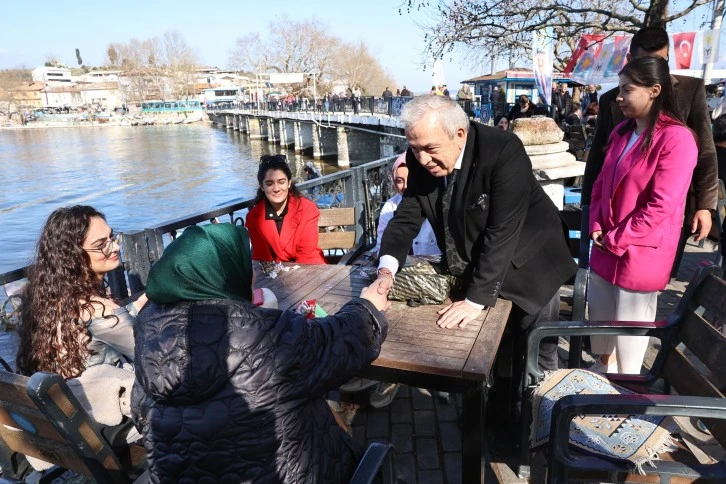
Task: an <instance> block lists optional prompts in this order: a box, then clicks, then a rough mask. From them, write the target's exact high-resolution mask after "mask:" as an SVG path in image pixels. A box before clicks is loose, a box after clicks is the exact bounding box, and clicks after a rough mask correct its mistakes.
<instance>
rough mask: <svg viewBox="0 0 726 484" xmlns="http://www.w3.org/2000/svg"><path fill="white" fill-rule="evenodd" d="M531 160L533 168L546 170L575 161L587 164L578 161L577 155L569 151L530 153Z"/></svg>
mask: <svg viewBox="0 0 726 484" xmlns="http://www.w3.org/2000/svg"><path fill="white" fill-rule="evenodd" d="M529 160H530V161H531V162H532V170H544V169H547V168H559V167H561V166H566V165H571V164H573V163H579V164H581V165H582V166H583V169H584V166H585V164H584V163H582V162H580V161H577V159H576V158H575V155H573V154H572V153H568V152H566V151H565V152H562V153H548V154H543V155H529Z"/></svg>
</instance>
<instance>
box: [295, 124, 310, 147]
mask: <svg viewBox="0 0 726 484" xmlns="http://www.w3.org/2000/svg"><path fill="white" fill-rule="evenodd" d="M293 124H294V126H293V129H294V137H295V151H296V152H297V153H306V154H307V153H312V151H313V123H306V122H303V121H294V122H293Z"/></svg>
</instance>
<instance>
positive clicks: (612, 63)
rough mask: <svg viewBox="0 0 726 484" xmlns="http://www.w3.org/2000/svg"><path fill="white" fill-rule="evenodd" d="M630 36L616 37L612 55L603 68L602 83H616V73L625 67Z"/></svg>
mask: <svg viewBox="0 0 726 484" xmlns="http://www.w3.org/2000/svg"><path fill="white" fill-rule="evenodd" d="M631 39H632V36H629V35H628V36H618V37H616V38H615V41H614V43H613V54H612V55H611V56H610V60H609V61H608V63H607V66H606V67H605V72H604V73H603V77H602V82H618V72H620V70H621V69H622V68H623V67H625V64H626V62H627V54H628V49H630V40H631Z"/></svg>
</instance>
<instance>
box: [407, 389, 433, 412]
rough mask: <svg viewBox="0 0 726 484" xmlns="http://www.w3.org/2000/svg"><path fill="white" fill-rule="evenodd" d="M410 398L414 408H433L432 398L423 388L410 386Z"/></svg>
mask: <svg viewBox="0 0 726 484" xmlns="http://www.w3.org/2000/svg"><path fill="white" fill-rule="evenodd" d="M411 400H412V403H413V408H414V409H415V410H430V409H432V408H434V399H433V398H431V394H430V393H429V391H428V390H426V389H424V388H411Z"/></svg>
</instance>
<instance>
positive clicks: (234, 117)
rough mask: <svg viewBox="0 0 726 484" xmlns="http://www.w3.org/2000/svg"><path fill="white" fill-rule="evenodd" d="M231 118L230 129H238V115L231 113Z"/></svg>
mask: <svg viewBox="0 0 726 484" xmlns="http://www.w3.org/2000/svg"><path fill="white" fill-rule="evenodd" d="M231 118H232V129H233V130H235V131H239V117H238V116H237V115H236V114H232V115H231Z"/></svg>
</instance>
